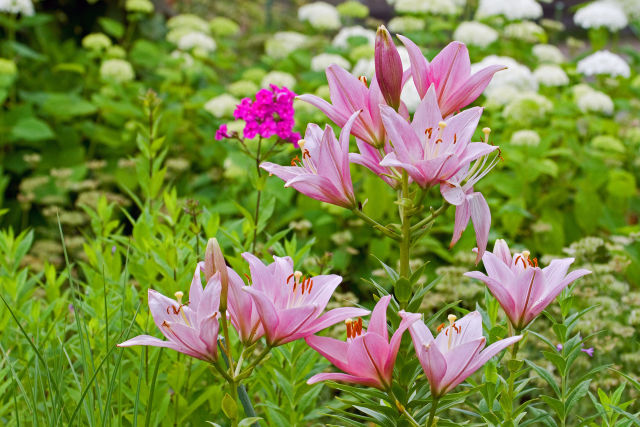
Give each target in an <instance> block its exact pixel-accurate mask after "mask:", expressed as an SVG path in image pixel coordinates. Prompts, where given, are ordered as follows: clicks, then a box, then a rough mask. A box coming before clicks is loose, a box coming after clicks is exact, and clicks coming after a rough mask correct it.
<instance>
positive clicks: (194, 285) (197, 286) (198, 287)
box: [189, 262, 204, 310]
mask: <svg viewBox="0 0 640 427" xmlns="http://www.w3.org/2000/svg"><path fill="white" fill-rule="evenodd" d="M201 272H204V262H199V263H198V265H197V266H196V271H194V272H193V279H191V287H190V288H189V307H190V308H191V309H192V310H197V309H198V304H200V299H201V297H202V292H203V289H202V279H201V277H200V273H201Z"/></svg>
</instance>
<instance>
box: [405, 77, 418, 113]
mask: <svg viewBox="0 0 640 427" xmlns="http://www.w3.org/2000/svg"><path fill="white" fill-rule="evenodd" d="M400 99H401V100H402V102H404V103H405V105H406V106H407V110H409V112H410V113H415V111H416V109H417V108H418V105H420V101H422V99H421V98H420V94H419V93H418V89H416V85H415V84H414V83H413V78H410V79H409V81H408V82H407V83H406V84H405V85H404V87H403V88H402V94H401V95H400Z"/></svg>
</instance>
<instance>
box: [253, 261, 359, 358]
mask: <svg viewBox="0 0 640 427" xmlns="http://www.w3.org/2000/svg"><path fill="white" fill-rule="evenodd" d="M242 256H243V257H244V259H245V260H247V262H248V263H249V267H250V269H251V280H252V286H245V287H244V288H242V289H243V291H244V292H247V293H248V294H250V295H251V297H252V298H253V303H254V304H255V306H256V309H257V311H258V315H259V316H260V320H261V321H262V326H263V328H264V335H265V337H266V339H267V344H268V345H269V346H271V347H274V346H278V345H282V344H286V343H288V342H291V341H295V340H297V339H300V338H305V337H307V336H309V335H312V334H315V333H316V332H318V331H320V330H322V329H325V328H327V327H329V326H331V325H333V324H335V323H338V322H342V321H344V320H345V319H347V318H349V317H358V316H364V315H367V314H369V311H368V310H364V309H361V308H355V307H340V308H335V309H333V310H330V311H328V312H326V313H324V314H323V313H322V312H323V311H324V309H325V307H326V306H327V303H328V302H329V298H331V295H332V294H333V291H334V290H335V289H336V287H337V286H338V285H339V284H340V282H341V281H342V277H340V276H337V275H335V274H332V275H322V276H316V277H303V276H302V273H300V272H299V271H296V272H294V271H293V260H292V259H291V258H290V257H285V258H280V257H276V256H274V257H273V259H274V262H273V263H272V264H269V265H268V266H265V265H264V264H263V263H262V261H260V260H259V259H258V258H256V257H255V256H254V255H252V254H250V253H244V254H243V255H242Z"/></svg>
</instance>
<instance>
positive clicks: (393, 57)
mask: <svg viewBox="0 0 640 427" xmlns="http://www.w3.org/2000/svg"><path fill="white" fill-rule="evenodd" d="M375 68H376V79H377V80H378V84H379V86H380V91H381V92H382V95H383V97H384V100H385V101H386V102H387V104H389V105H390V106H391V107H393V108H394V109H395V110H398V108H399V107H400V94H401V93H402V71H403V70H402V60H401V59H400V54H399V53H398V49H396V45H395V44H394V43H393V39H392V38H391V34H389V31H387V29H386V28H385V26H384V25H381V26H380V27H378V32H377V34H376V46H375Z"/></svg>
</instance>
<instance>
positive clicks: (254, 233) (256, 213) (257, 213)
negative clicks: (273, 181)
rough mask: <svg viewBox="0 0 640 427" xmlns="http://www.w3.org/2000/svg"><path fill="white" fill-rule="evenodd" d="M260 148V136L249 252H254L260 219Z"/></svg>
mask: <svg viewBox="0 0 640 427" xmlns="http://www.w3.org/2000/svg"><path fill="white" fill-rule="evenodd" d="M261 149H262V137H260V139H258V151H257V153H256V172H257V173H258V181H257V183H258V198H257V200H256V212H255V215H254V217H255V224H254V227H253V241H252V242H251V252H252V253H255V252H256V240H257V238H258V221H259V219H260V196H262V183H261V182H260V178H261V177H262V173H261V172H260V151H261Z"/></svg>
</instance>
